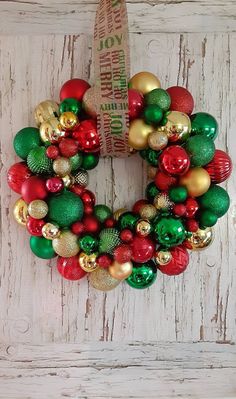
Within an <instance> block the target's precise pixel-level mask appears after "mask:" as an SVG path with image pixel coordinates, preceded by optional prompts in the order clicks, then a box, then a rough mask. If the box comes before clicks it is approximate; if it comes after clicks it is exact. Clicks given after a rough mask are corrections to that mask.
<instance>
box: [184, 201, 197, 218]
mask: <svg viewBox="0 0 236 399" xmlns="http://www.w3.org/2000/svg"><path fill="white" fill-rule="evenodd" d="M185 207H186V213H185V216H186V218H193V217H194V216H195V214H196V212H197V211H198V209H199V205H198V202H197V201H196V200H195V199H194V198H191V197H190V198H187V199H186V201H185Z"/></svg>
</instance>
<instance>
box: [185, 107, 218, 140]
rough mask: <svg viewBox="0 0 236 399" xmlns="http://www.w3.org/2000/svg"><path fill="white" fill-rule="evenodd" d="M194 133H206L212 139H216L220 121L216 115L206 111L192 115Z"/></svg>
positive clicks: (192, 131) (192, 132)
mask: <svg viewBox="0 0 236 399" xmlns="http://www.w3.org/2000/svg"><path fill="white" fill-rule="evenodd" d="M190 119H191V124H192V130H191V134H192V135H199V134H200V135H204V136H206V137H208V138H210V139H211V140H215V139H216V137H217V135H218V123H217V121H216V119H215V118H214V116H212V115H210V114H207V113H206V112H197V113H196V114H193V115H192V116H191V117H190Z"/></svg>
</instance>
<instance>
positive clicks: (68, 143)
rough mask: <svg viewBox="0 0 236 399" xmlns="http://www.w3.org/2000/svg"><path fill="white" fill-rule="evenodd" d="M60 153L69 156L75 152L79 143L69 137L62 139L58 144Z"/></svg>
mask: <svg viewBox="0 0 236 399" xmlns="http://www.w3.org/2000/svg"><path fill="white" fill-rule="evenodd" d="M59 149H60V153H61V155H62V156H63V157H66V158H70V157H73V156H74V155H76V154H77V152H78V150H79V144H78V142H77V141H75V140H74V139H71V138H65V139H62V140H61V142H60V144H59Z"/></svg>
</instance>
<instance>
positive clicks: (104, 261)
mask: <svg viewBox="0 0 236 399" xmlns="http://www.w3.org/2000/svg"><path fill="white" fill-rule="evenodd" d="M97 264H98V266H99V267H102V268H103V269H107V268H108V267H109V266H111V264H112V257H111V256H109V255H107V254H102V255H99V256H98V257H97Z"/></svg>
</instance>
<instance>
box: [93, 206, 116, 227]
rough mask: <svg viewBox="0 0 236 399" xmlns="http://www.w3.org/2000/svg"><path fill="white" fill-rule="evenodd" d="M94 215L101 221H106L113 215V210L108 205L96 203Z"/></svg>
mask: <svg viewBox="0 0 236 399" xmlns="http://www.w3.org/2000/svg"><path fill="white" fill-rule="evenodd" d="M94 216H95V217H96V218H97V219H98V220H99V222H101V223H104V222H105V221H106V220H107V219H108V218H110V217H111V216H112V211H111V209H110V208H109V207H108V206H106V205H95V207H94Z"/></svg>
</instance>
